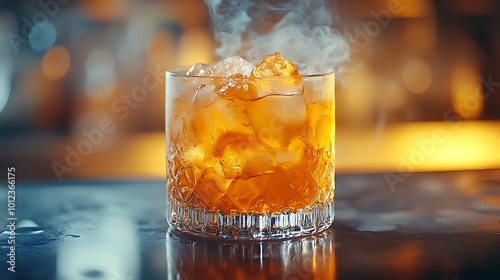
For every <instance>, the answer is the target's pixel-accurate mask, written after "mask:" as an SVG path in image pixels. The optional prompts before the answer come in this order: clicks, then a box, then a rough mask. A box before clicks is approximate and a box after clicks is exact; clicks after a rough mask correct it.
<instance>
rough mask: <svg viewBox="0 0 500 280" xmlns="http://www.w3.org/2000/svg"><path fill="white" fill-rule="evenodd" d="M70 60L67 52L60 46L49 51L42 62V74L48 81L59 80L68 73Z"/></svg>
mask: <svg viewBox="0 0 500 280" xmlns="http://www.w3.org/2000/svg"><path fill="white" fill-rule="evenodd" d="M70 64H71V58H70V56H69V52H68V51H67V50H66V49H65V48H64V47H61V46H57V47H53V48H52V49H50V50H49V51H48V52H47V53H46V54H45V56H44V57H43V61H42V72H43V74H44V75H45V77H47V78H48V79H50V80H54V81H56V80H59V79H61V78H62V77H64V75H66V73H68V70H69V66H70Z"/></svg>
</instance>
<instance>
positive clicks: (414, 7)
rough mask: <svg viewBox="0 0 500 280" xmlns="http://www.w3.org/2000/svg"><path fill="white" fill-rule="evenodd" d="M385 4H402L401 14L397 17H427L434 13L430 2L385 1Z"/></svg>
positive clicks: (425, 0)
mask: <svg viewBox="0 0 500 280" xmlns="http://www.w3.org/2000/svg"><path fill="white" fill-rule="evenodd" d="M384 2H399V3H401V13H399V14H398V15H396V16H397V17H403V18H415V17H425V16H429V15H431V14H433V13H434V7H433V5H432V3H431V1H430V0H419V1H414V0H399V1H384Z"/></svg>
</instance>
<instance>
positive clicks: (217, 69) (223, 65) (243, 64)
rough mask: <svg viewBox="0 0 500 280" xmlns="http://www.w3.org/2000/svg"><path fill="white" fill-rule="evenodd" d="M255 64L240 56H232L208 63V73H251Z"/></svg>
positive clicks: (218, 75)
mask: <svg viewBox="0 0 500 280" xmlns="http://www.w3.org/2000/svg"><path fill="white" fill-rule="evenodd" d="M252 69H253V65H252V64H251V63H250V62H248V61H247V60H246V59H244V58H241V57H239V56H231V57H228V58H225V59H223V60H219V61H216V62H214V63H212V64H209V65H208V72H207V74H208V75H209V76H212V77H229V76H232V75H234V74H242V75H244V76H248V75H250V73H251V72H252Z"/></svg>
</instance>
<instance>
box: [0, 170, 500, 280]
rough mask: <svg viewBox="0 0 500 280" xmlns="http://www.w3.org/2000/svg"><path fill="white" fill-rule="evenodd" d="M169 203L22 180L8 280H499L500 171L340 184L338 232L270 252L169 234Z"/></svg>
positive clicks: (85, 185)
mask: <svg viewBox="0 0 500 280" xmlns="http://www.w3.org/2000/svg"><path fill="white" fill-rule="evenodd" d="M394 178H397V179H398V180H397V181H394ZM2 189H3V190H4V191H2V192H1V193H0V199H1V201H3V202H6V201H7V191H6V189H5V188H2ZM165 192H166V191H165V182H163V181H145V180H126V181H125V180H124V181H117V180H98V181H97V180H96V181H82V180H73V181H63V182H61V183H59V182H46V181H43V182H36V181H32V182H25V181H19V180H18V181H17V182H16V208H15V215H14V216H15V218H17V220H15V222H16V223H15V224H16V230H15V241H16V242H15V248H14V251H15V272H11V271H9V270H8V267H10V264H9V263H8V261H9V259H11V258H10V257H9V256H8V254H9V253H10V251H11V249H12V248H10V246H11V245H9V243H8V241H9V236H10V230H9V228H8V225H9V221H10V220H8V218H9V217H8V216H7V215H8V214H7V213H8V212H7V211H4V209H2V211H0V219H1V220H2V221H3V222H4V225H6V226H5V227H4V229H5V231H4V232H2V234H1V235H0V245H1V248H2V254H1V255H0V262H1V263H2V270H1V272H0V276H1V277H0V278H1V279H24V280H29V279H43V280H47V279H60V280H63V279H68V280H74V279H405V280H410V279H440V280H444V279H450V280H451V279H457V280H463V279H500V170H484V171H455V172H428V173H404V174H399V173H378V174H337V179H336V191H335V203H336V212H335V221H334V224H333V226H332V227H330V228H329V229H328V230H327V231H326V232H324V233H321V234H318V235H315V236H310V237H305V238H301V239H291V240H283V241H272V242H270V241H261V242H235V241H229V240H228V241H223V242H222V241H217V240H206V239H200V238H196V237H191V236H186V235H181V234H178V233H176V232H173V231H171V230H169V229H168V226H167V224H166V222H165V196H166V194H165ZM2 208H5V209H6V208H7V204H6V203H5V204H4V203H2ZM11 255H12V254H11Z"/></svg>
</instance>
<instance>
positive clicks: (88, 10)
mask: <svg viewBox="0 0 500 280" xmlns="http://www.w3.org/2000/svg"><path fill="white" fill-rule="evenodd" d="M130 2H131V1H130V0H106V1H101V0H85V1H83V3H82V5H83V10H84V12H85V14H86V15H87V16H88V17H90V18H92V19H94V20H97V21H105V20H113V19H115V20H116V19H120V18H124V17H125V16H126V13H127V12H128V9H129V5H130Z"/></svg>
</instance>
